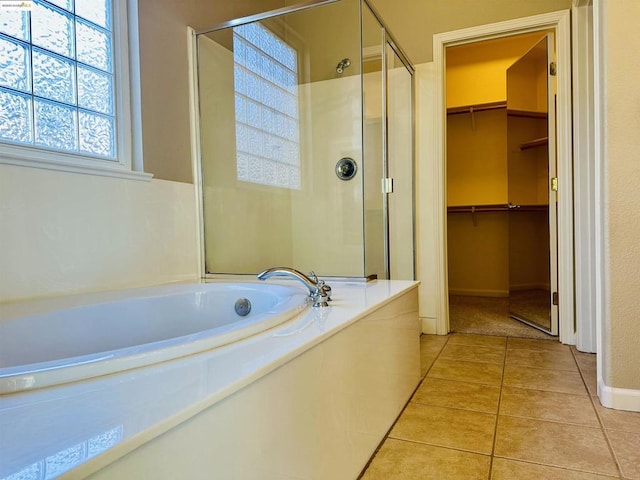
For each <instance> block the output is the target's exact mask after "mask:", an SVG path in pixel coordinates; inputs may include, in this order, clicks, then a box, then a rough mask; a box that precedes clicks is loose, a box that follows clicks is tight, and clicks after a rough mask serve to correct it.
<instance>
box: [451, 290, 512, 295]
mask: <svg viewBox="0 0 640 480" xmlns="http://www.w3.org/2000/svg"><path fill="white" fill-rule="evenodd" d="M449 295H467V296H471V297H508V296H509V290H473V289H467V288H459V289H457V288H450V289H449Z"/></svg>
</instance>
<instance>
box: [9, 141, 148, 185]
mask: <svg viewBox="0 0 640 480" xmlns="http://www.w3.org/2000/svg"><path fill="white" fill-rule="evenodd" d="M0 165H14V166H19V167H30V168H41V169H45V170H54V171H58V172H68V173H78V174H84V175H96V176H102V177H115V178H124V179H127V180H139V181H144V182H150V181H151V179H152V178H153V174H151V173H145V172H136V171H132V170H130V169H129V168H128V167H127V166H125V165H123V164H121V163H117V162H115V161H113V162H112V161H108V160H100V159H93V158H88V157H78V156H76V155H68V154H65V153H59V154H58V153H55V154H50V153H49V152H37V150H35V149H28V148H24V147H18V148H12V147H7V146H4V147H3V148H2V149H1V150H0Z"/></svg>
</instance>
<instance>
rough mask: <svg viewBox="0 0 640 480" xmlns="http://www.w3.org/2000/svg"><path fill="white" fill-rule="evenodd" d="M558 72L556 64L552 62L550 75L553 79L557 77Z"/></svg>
mask: <svg viewBox="0 0 640 480" xmlns="http://www.w3.org/2000/svg"><path fill="white" fill-rule="evenodd" d="M556 72H557V67H556V62H551V63H550V64H549V75H551V76H552V77H555V76H556Z"/></svg>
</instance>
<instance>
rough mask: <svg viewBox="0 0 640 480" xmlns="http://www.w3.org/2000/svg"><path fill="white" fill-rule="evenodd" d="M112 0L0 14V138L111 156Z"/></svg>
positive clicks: (51, 1)
mask: <svg viewBox="0 0 640 480" xmlns="http://www.w3.org/2000/svg"><path fill="white" fill-rule="evenodd" d="M112 11H113V0H48V1H45V0H35V1H33V3H32V8H31V9H30V10H6V11H5V10H3V11H2V12H1V13H2V14H1V15H0V142H6V143H12V144H25V145H31V146H37V147H40V148H44V149H47V150H55V151H63V152H66V153H75V154H78V155H82V156H87V155H88V156H92V157H98V158H101V159H107V160H115V159H116V154H117V151H116V141H115V139H116V138H117V136H116V111H115V110H116V109H115V78H114V68H113V65H114V58H113V21H112V18H113V16H112Z"/></svg>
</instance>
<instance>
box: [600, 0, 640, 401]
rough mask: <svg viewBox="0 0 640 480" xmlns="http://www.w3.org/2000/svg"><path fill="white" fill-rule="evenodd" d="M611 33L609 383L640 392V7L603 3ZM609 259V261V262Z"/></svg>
mask: <svg viewBox="0 0 640 480" xmlns="http://www.w3.org/2000/svg"><path fill="white" fill-rule="evenodd" d="M601 8H602V13H603V14H604V29H605V40H604V42H605V44H604V46H605V52H604V54H605V62H606V65H605V72H604V76H605V82H606V84H605V85H603V86H602V89H603V93H604V95H605V106H606V110H605V111H604V112H603V114H604V128H605V132H604V134H605V142H606V144H605V158H604V159H603V160H604V162H605V165H606V168H607V169H608V172H607V178H606V181H605V186H606V188H607V190H608V192H607V199H606V206H605V208H606V210H607V211H608V218H607V219H606V222H607V224H606V227H607V232H606V234H605V235H606V236H607V246H608V249H607V255H606V260H608V280H609V282H608V285H607V293H608V299H607V300H608V302H607V305H606V312H605V318H604V325H603V334H604V338H605V339H606V340H605V352H603V354H604V356H605V358H604V360H605V363H604V365H605V370H604V372H603V374H604V382H605V383H606V384H607V385H609V386H612V387H615V388H623V389H635V390H640V348H639V346H640V296H639V295H638V292H640V275H639V273H638V272H639V271H640V241H639V238H640V209H639V206H640V189H639V188H638V179H640V163H639V162H638V152H639V151H640V137H639V136H638V132H639V131H640V113H639V110H638V106H639V105H640V88H638V84H637V79H638V78H639V76H640V62H638V53H637V52H638V50H639V49H640V36H638V32H637V19H638V18H640V2H637V1H636V0H615V1H602V2H601ZM606 260H605V261H606Z"/></svg>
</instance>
